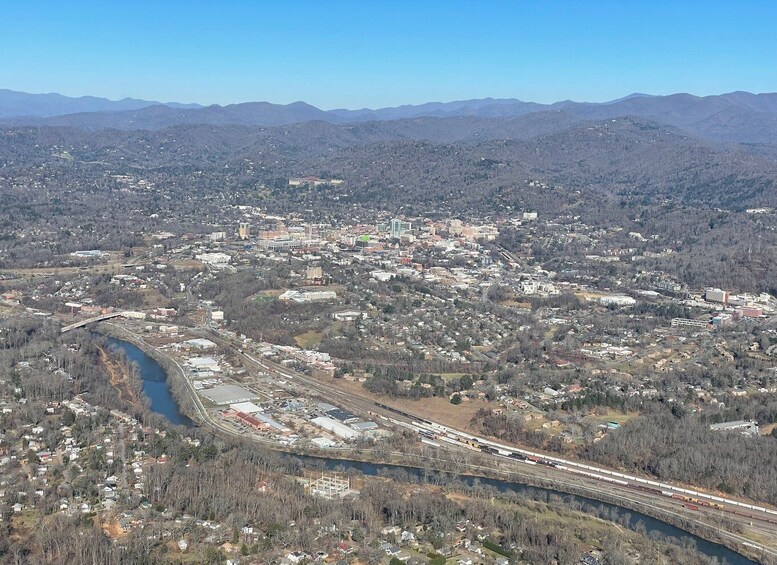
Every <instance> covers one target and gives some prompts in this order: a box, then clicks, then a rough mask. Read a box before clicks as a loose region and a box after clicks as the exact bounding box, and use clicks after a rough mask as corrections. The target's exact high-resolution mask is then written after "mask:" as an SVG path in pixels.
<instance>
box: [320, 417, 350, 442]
mask: <svg viewBox="0 0 777 565" xmlns="http://www.w3.org/2000/svg"><path fill="white" fill-rule="evenodd" d="M311 422H312V423H314V424H315V425H317V426H318V427H320V428H324V429H325V430H326V431H328V432H332V433H333V434H335V435H336V436H337V437H339V438H342V439H356V438H358V437H359V436H360V435H361V434H360V433H359V432H357V431H356V430H354V429H353V428H351V427H349V426H346V425H345V424H343V423H341V422H338V421H337V420H334V419H333V418H327V417H326V416H319V417H318V418H313V419H312V420H311Z"/></svg>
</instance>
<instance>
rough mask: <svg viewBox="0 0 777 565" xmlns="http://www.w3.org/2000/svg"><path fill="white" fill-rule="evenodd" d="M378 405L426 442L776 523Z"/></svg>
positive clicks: (731, 503)
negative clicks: (452, 446) (550, 469)
mask: <svg viewBox="0 0 777 565" xmlns="http://www.w3.org/2000/svg"><path fill="white" fill-rule="evenodd" d="M375 406H377V407H378V408H382V409H383V410H388V411H389V412H393V413H395V414H398V415H400V416H403V417H405V418H408V419H410V420H411V423H410V424H408V423H406V422H401V421H398V420H393V419H392V421H394V422H395V423H397V424H399V425H402V426H403V427H407V428H410V429H413V430H415V431H416V433H418V434H419V435H420V436H421V437H422V439H425V440H426V443H429V442H430V440H432V439H433V440H435V441H437V440H441V441H443V442H445V443H448V444H452V445H459V446H461V447H464V448H466V449H470V450H473V451H479V452H481V453H486V454H489V455H495V456H498V457H505V458H508V459H512V460H513V461H520V462H523V463H526V464H529V465H547V466H549V467H554V468H557V469H560V470H564V471H567V472H569V473H573V474H576V475H580V476H583V477H587V478H590V479H595V480H597V481H601V482H605V483H610V484H613V485H618V486H623V487H629V488H633V489H637V490H640V491H643V492H646V493H651V494H654V495H661V496H666V497H668V498H673V499H675V500H677V501H679V502H682V503H683V506H684V507H685V508H688V509H691V510H699V507H704V508H711V509H714V510H720V511H726V512H731V513H732V514H739V515H743V516H748V517H750V518H753V519H756V520H761V521H764V522H768V523H771V524H777V510H772V509H770V508H765V507H762V506H756V505H753V504H748V503H746V502H739V501H735V500H730V499H725V498H721V497H718V496H714V495H710V494H705V493H700V492H697V491H693V490H689V489H685V488H681V487H675V486H673V485H669V484H666V483H660V482H657V481H652V480H648V479H643V478H641V477H634V476H630V475H625V474H623V473H618V472H616V471H610V470H608V469H601V468H598V467H593V466H591V465H586V464H583V463H578V462H576V461H568V460H564V459H560V458H558V457H553V456H550V455H544V454H540V453H533V452H531V451H527V450H524V449H518V448H515V447H512V446H507V445H503V444H500V443H497V442H494V441H491V440H488V439H485V438H480V437H476V436H472V435H470V434H465V433H464V432H460V431H458V430H454V429H452V428H449V427H447V426H443V425H441V424H438V423H436V422H432V421H430V420H426V419H424V418H419V417H417V416H415V415H413V414H409V413H407V412H404V411H402V410H398V409H396V408H392V407H390V406H387V405H385V404H381V403H378V402H376V403H375ZM747 510H749V511H752V512H756V513H757V514H750V513H748V512H746V511H747ZM764 514H765V515H766V516H764Z"/></svg>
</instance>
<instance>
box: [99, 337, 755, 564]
mask: <svg viewBox="0 0 777 565" xmlns="http://www.w3.org/2000/svg"><path fill="white" fill-rule="evenodd" d="M108 343H109V344H110V346H111V347H112V348H115V349H121V350H123V351H124V352H125V353H126V354H127V357H128V358H129V359H131V360H132V361H134V362H135V363H137V365H138V369H139V371H140V376H141V378H142V379H143V392H144V393H145V394H146V396H148V398H149V400H150V401H151V410H153V411H154V412H156V413H158V414H161V415H163V416H165V417H166V418H167V419H168V420H169V421H170V422H172V423H173V424H178V425H184V426H194V425H195V424H194V422H192V420H191V419H189V418H188V417H187V416H185V415H184V414H182V413H181V411H180V410H179V408H178V404H177V402H176V401H175V398H173V395H172V394H171V392H170V388H169V386H168V384H167V376H166V375H165V372H164V370H163V369H162V367H161V366H160V365H159V363H157V362H156V361H155V360H154V359H153V358H151V357H150V356H148V355H146V353H145V352H144V351H143V350H142V349H140V348H139V347H137V346H136V345H133V344H132V343H129V342H127V341H123V340H119V339H114V338H109V339H108ZM300 459H302V460H303V461H307V462H309V463H311V464H316V465H320V466H324V467H325V468H329V469H340V470H345V471H347V470H354V471H359V472H361V473H363V474H365V475H373V476H375V475H384V474H391V473H392V472H395V473H396V472H399V471H404V472H406V473H409V474H411V475H412V476H414V477H416V478H419V479H420V478H423V476H424V471H423V470H422V469H418V468H415V467H405V466H399V465H385V464H373V463H364V462H361V461H344V460H340V459H327V458H321V457H313V456H307V457H300ZM456 478H458V479H459V480H461V481H463V482H464V483H466V484H468V485H475V484H481V485H486V486H490V487H494V488H496V489H498V490H499V491H500V492H514V493H518V494H524V495H527V496H532V497H533V498H536V497H539V498H541V499H544V500H550V499H551V498H552V497H554V496H558V497H562V498H564V499H566V500H573V501H575V502H577V503H579V504H581V505H585V506H592V507H595V508H597V509H598V510H600V511H602V510H604V511H607V512H609V513H611V515H613V514H617V515H618V516H619V517H620V518H621V519H623V518H625V519H626V522H627V524H628V526H629V528H631V529H632V530H633V529H636V528H637V526H638V525H640V524H641V526H643V527H644V528H645V531H646V532H647V533H648V534H649V535H651V536H657V537H663V538H667V539H671V540H673V541H674V542H676V543H678V544H680V545H688V544H690V545H695V546H696V549H697V551H698V552H699V553H702V554H704V555H706V556H708V557H715V558H717V559H718V561H720V563H722V564H724V565H757V564H756V562H755V561H751V560H750V559H747V558H746V557H744V556H742V555H740V554H738V553H736V552H734V551H732V550H730V549H728V548H727V547H725V546H722V545H719V544H716V543H712V542H709V541H707V540H705V539H703V538H700V537H698V536H694V535H692V534H689V533H688V532H686V531H685V530H681V529H680V528H677V527H675V526H672V525H671V524H667V523H665V522H662V521H660V520H657V519H656V518H653V517H651V516H647V515H645V514H640V513H639V512H635V511H633V510H629V509H626V508H621V507H618V506H615V505H613V504H608V503H605V502H600V501H598V500H593V499H590V498H585V497H582V496H577V495H571V494H566V493H562V492H556V491H553V490H549V489H542V488H537V487H532V486H528V485H524V484H521V483H514V482H508V481H500V480H497V479H487V478H482V477H472V476H467V475H457V476H456Z"/></svg>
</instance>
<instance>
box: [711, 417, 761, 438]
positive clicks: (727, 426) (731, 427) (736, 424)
mask: <svg viewBox="0 0 777 565" xmlns="http://www.w3.org/2000/svg"><path fill="white" fill-rule="evenodd" d="M710 429H711V430H713V431H716V432H739V433H740V434H742V435H746V436H757V435H758V433H759V429H758V423H757V422H756V421H754V420H735V421H733V422H721V423H720V424H712V425H711V426H710Z"/></svg>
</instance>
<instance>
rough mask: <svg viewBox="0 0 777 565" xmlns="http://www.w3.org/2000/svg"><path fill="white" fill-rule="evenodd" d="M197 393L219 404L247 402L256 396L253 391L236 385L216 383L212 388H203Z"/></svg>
mask: <svg viewBox="0 0 777 565" xmlns="http://www.w3.org/2000/svg"><path fill="white" fill-rule="evenodd" d="M199 393H200V394H201V395H202V396H204V397H205V398H207V399H208V400H210V401H211V402H213V403H214V404H218V405H219V406H221V405H224V404H237V403H239V402H249V401H251V400H253V399H255V398H256V395H255V394H254V393H253V392H251V391H250V390H248V389H247V388H243V387H242V386H238V385H218V386H214V387H213V388H209V389H203V390H201V391H199Z"/></svg>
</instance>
